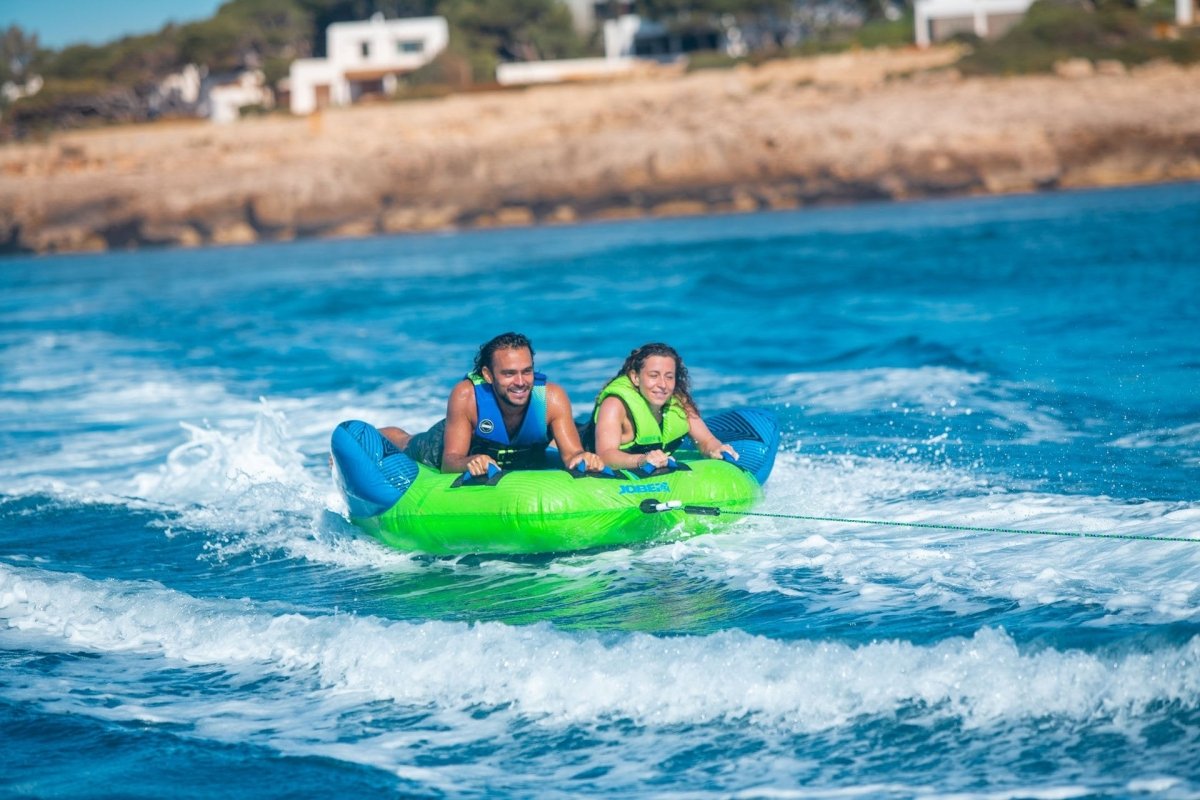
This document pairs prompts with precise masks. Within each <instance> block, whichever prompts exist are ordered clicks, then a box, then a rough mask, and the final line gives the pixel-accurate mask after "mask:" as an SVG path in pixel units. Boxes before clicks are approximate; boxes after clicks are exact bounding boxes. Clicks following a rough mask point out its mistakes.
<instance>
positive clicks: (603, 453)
mask: <svg viewBox="0 0 1200 800" xmlns="http://www.w3.org/2000/svg"><path fill="white" fill-rule="evenodd" d="M632 436H633V423H632V422H630V420H629V411H628V410H627V409H626V408H625V404H624V403H622V402H621V400H620V398H617V397H606V398H604V402H603V403H601V404H600V413H599V415H597V417H596V455H598V456H600V458H602V459H604V463H605V464H608V465H609V466H610V467H614V468H615V469H638V468H639V467H642V466H644V465H646V464H653V465H654V466H656V467H662V466H665V465H666V463H667V459H668V458H669V456H668V455H667V454H666V453H664V452H663V451H662V450H652V451H650V452H649V453H639V454H635V453H626V452H624V451H623V450H621V440H622V439H623V438H629V437H632Z"/></svg>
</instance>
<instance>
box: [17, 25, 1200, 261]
mask: <svg viewBox="0 0 1200 800" xmlns="http://www.w3.org/2000/svg"><path fill="white" fill-rule="evenodd" d="M954 58H955V53H954V51H952V50H950V49H946V48H931V49H929V50H926V51H918V50H915V49H914V50H905V51H899V52H895V51H893V52H886V51H880V52H863V53H856V54H845V55H838V56H827V57H822V58H818V59H805V60H793V61H778V62H771V63H768V64H765V65H763V66H761V67H758V68H749V67H742V68H737V69H734V70H727V71H704V72H697V73H692V74H688V75H679V74H659V73H654V72H651V73H647V74H643V75H640V76H639V77H637V78H636V79H632V80H626V81H620V82H611V83H599V84H581V85H576V84H572V85H563V86H549V87H540V88H535V89H527V90H520V91H507V92H492V93H479V94H461V95H455V96H450V97H447V98H443V99H437V100H428V101H420V102H407V103H391V104H385V105H372V106H362V107H356V108H349V109H341V110H337V111H326V112H324V113H322V114H319V115H315V116H313V117H309V118H290V117H270V118H261V119H253V120H246V121H243V122H240V123H239V124H236V125H231V126H223V127H219V126H212V125H208V124H205V123H162V124H156V125H147V126H138V127H125V128H109V129H103V130H94V131H87V132H76V133H69V134H60V135H56V136H55V137H53V138H52V139H50V140H49V141H47V142H41V143H26V144H10V145H7V146H4V147H0V248H2V249H3V250H5V251H8V252H14V251H36V252H54V251H65V250H87V249H102V248H106V247H135V246H142V245H178V246H192V245H200V244H210V243H211V244H225V243H245V242H252V241H265V240H282V239H290V238H294V237H302V236H360V235H369V234H373V233H395V232H405V231H422V230H431V229H446V228H454V227H469V226H493V225H529V224H558V223H566V222H573V221H577V220H582V219H607V218H621V217H633V216H643V215H672V214H702V213H706V212H714V211H722V212H729V211H752V210H756V209H774V208H794V207H798V206H803V205H809V204H815V203H824V202H845V201H854V200H858V199H866V198H871V199H879V198H896V199H901V198H912V197H924V196H933V195H947V194H956V195H961V194H981V193H994V192H1025V191H1036V190H1043V189H1053V188H1060V187H1082V186H1109V185H1116V184H1126V183H1142V182H1154V181H1166V180H1182V179H1196V178H1200V69H1196V68H1192V69H1184V68H1179V67H1174V66H1170V65H1152V66H1149V67H1144V68H1140V69H1137V70H1133V71H1125V70H1123V69H1114V68H1111V65H1109V66H1108V67H1104V68H1099V67H1097V68H1093V65H1090V64H1089V65H1087V66H1088V67H1089V69H1087V70H1081V69H1078V68H1071V69H1066V68H1064V69H1063V70H1061V71H1060V74H1058V75H1054V76H1042V77H1023V78H1006V79H996V78H987V79H970V80H967V79H963V78H961V77H959V76H958V75H957V73H956V72H955V71H954V70H953V69H952V68H948V67H947V66H946V65H948V64H950V63H952V62H953V60H954ZM1068 66H1069V65H1068ZM1076 66H1078V65H1076ZM1101 66H1103V65H1101ZM1117 66H1118V67H1119V66H1120V65H1117Z"/></svg>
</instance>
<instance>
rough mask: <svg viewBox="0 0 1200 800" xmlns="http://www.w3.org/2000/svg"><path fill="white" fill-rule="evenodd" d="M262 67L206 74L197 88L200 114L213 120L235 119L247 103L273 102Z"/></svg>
mask: <svg viewBox="0 0 1200 800" xmlns="http://www.w3.org/2000/svg"><path fill="white" fill-rule="evenodd" d="M273 101H274V97H273V96H272V94H271V90H270V89H269V88H268V87H267V82H266V79H265V78H264V76H263V73H262V70H257V69H251V70H243V71H241V72H237V73H233V74H231V75H208V76H206V77H205V78H204V82H203V84H202V86H201V88H200V114H201V115H202V116H205V117H208V118H209V119H210V120H212V121H213V122H219V123H227V122H235V121H236V120H237V119H238V117H240V116H241V113H242V109H243V108H245V107H247V106H264V107H269V106H271V105H273Z"/></svg>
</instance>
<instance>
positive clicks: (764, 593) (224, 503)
mask: <svg viewBox="0 0 1200 800" xmlns="http://www.w3.org/2000/svg"><path fill="white" fill-rule="evenodd" d="M1198 253H1200V185H1195V184H1190V185H1177V186H1165V187H1157V188H1145V189H1132V190H1122V191H1106V192H1089V193H1065V194H1056V195H1046V196H1032V197H1010V198H1001V199H971V200H958V201H946V202H930V203H913V204H898V205H880V206H863V207H855V208H839V209H829V210H818V211H804V212H796V213H784V214H763V215H752V216H735V217H719V218H706V219H686V220H673V221H655V222H639V223H622V224H611V225H588V226H580V227H571V228H557V229H556V228H549V229H534V230H508V231H497V232H481V233H466V234H456V235H446V236H427V237H411V238H377V239H370V240H362V241H336V242H311V241H310V242H299V243H294V244H286V245H277V246H276V245H264V246H257V247H251V248H230V249H212V250H199V251H166V252H163V251H159V252H138V253H114V254H106V255H90V256H70V257H53V258H17V259H8V260H5V261H0V448H2V450H3V453H4V454H5V457H4V458H3V459H2V460H0V661H2V665H3V669H2V670H0V745H2V746H3V751H4V754H5V757H4V759H3V760H2V761H0V794H3V795H5V796H38V797H99V796H122V797H164V796H172V797H209V796H218V795H219V796H222V797H234V798H258V797H264V798H265V797H281V796H308V797H316V796H321V794H322V793H328V794H329V796H331V797H335V796H357V797H392V796H397V795H400V796H412V797H445V796H454V797H472V796H475V797H482V796H488V797H514V798H522V797H532V796H537V797H555V796H560V797H568V796H578V795H589V796H592V795H595V796H610V797H659V796H668V797H677V796H683V797H848V796H849V797H854V796H869V797H897V798H902V797H955V798H958V797H980V798H997V797H1001V798H1003V797H1039V798H1070V797H1131V796H1156V797H1195V796H1197V795H1200V480H1198V478H1200V312H1198V310H1197V309H1198V308H1200V306H1198V305H1197V302H1198V301H1197V298H1200V258H1198V256H1197V254H1198ZM508 329H516V330H520V331H523V332H525V333H527V334H528V335H529V336H530V337H531V338H532V339H533V341H534V343H535V345H536V348H537V364H538V367H539V368H540V369H542V370H544V371H546V372H547V373H549V374H550V376H551V379H552V380H555V381H557V382H559V383H561V384H562V385H563V386H564V387H565V388H566V389H567V391H568V393H569V394H570V396H571V398H572V400H573V402H574V404H575V406H576V411H577V412H582V411H584V410H586V409H588V408H590V404H591V397H593V396H594V394H595V392H596V390H597V389H598V388H599V386H600V385H601V383H602V382H603V381H604V379H606V378H607V377H608V376H610V375H611V374H612V373H613V372H614V371H615V370H616V368H617V367H618V366H619V364H620V362H621V360H622V359H623V357H624V355H625V354H626V353H627V352H628V351H629V350H630V349H631V348H633V347H634V346H636V345H638V344H641V343H643V342H645V341H651V340H666V341H669V342H671V343H672V344H674V345H675V346H676V347H677V348H679V350H680V351H681V352H682V353H683V354H684V356H685V358H686V359H687V361H688V363H689V365H690V367H691V370H692V375H693V382H694V386H695V396H696V398H697V401H698V402H699V404H700V406H701V410H702V411H703V410H713V411H715V410H719V409H722V408H728V407H733V406H738V405H756V406H764V407H767V408H769V409H771V410H773V411H774V412H775V413H776V414H777V415H778V417H779V419H780V421H781V424H782V428H783V431H784V441H783V447H782V452H781V455H780V457H779V460H778V462H777V466H776V468H775V473H774V475H773V477H772V478H771V481H770V482H769V484H768V492H767V498H766V501H765V503H764V505H763V506H762V507H761V508H760V510H761V511H763V512H768V513H772V514H777V515H781V516H773V517H759V518H748V519H743V520H741V521H739V522H737V523H735V524H733V525H732V526H730V527H729V528H727V529H726V531H725V532H723V533H719V534H714V535H705V536H700V537H696V538H692V539H688V540H684V541H667V542H661V543H656V544H652V545H647V546H644V547H639V548H633V549H621V550H608V551H600V552H589V553H576V554H566V555H561V556H558V557H536V558H487V557H466V558H460V559H431V558H428V557H420V556H413V555H409V554H405V553H401V552H396V551H392V550H389V549H387V548H385V547H383V546H381V545H379V544H377V543H376V542H374V541H373V540H371V539H368V538H366V537H364V536H362V535H360V534H359V533H358V532H357V531H356V529H355V528H353V527H352V526H351V525H350V524H349V523H348V522H347V521H346V520H345V518H344V516H343V511H344V509H343V508H342V507H341V505H340V501H339V499H338V497H337V495H336V494H335V493H334V491H333V487H332V482H331V479H330V475H329V469H328V466H327V446H328V437H329V434H330V431H331V430H332V428H333V427H334V426H335V425H336V424H337V422H339V421H340V420H343V419H347V418H360V419H366V420H370V421H372V422H375V423H377V424H403V425H406V426H408V427H411V428H421V427H422V426H425V425H428V424H430V423H432V422H434V421H435V420H437V419H438V418H439V417H440V416H441V414H442V413H443V408H444V402H445V398H446V395H447V392H448V389H449V387H450V386H451V385H452V384H453V382H454V381H455V380H456V379H457V378H459V377H460V376H461V375H462V373H463V372H465V371H466V369H467V367H468V366H469V364H470V360H471V358H472V356H473V354H474V350H475V348H476V347H477V346H478V345H479V343H480V342H482V341H483V340H485V339H487V338H488V337H489V336H491V335H492V334H494V333H497V332H500V331H503V330H508ZM788 515H799V516H805V517H836V518H842V519H855V520H870V521H874V522H875V523H878V524H860V523H854V522H824V521H820V520H812V519H805V520H801V519H795V518H791V517H789V516H788ZM884 522H914V523H924V524H929V525H947V526H961V527H960V528H937V527H915V528H910V527H900V526H895V525H885V524H881V523H884ZM966 528H970V530H967V529H966ZM999 528H1004V529H1021V530H1028V531H1039V532H1043V533H1045V532H1074V533H1092V534H1119V535H1123V536H1127V537H1129V538H1122V539H1102V538H1080V537H1074V538H1071V537H1060V536H1048V535H1042V534H1033V533H1031V534H1028V535H1024V534H1015V533H1008V532H1000V531H996V530H987V529H999ZM1154 538H1159V539H1184V540H1187V541H1153V540H1152V539H1154ZM351 792H352V793H354V794H353V795H350V793H351Z"/></svg>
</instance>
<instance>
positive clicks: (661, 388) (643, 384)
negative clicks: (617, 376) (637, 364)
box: [629, 356, 675, 410]
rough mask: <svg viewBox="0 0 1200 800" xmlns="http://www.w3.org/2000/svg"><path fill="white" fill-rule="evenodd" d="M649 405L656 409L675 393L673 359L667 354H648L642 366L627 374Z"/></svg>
mask: <svg viewBox="0 0 1200 800" xmlns="http://www.w3.org/2000/svg"><path fill="white" fill-rule="evenodd" d="M629 379H630V380H631V381H633V385H634V386H636V387H637V390H638V392H639V393H640V394H641V395H642V397H644V398H646V402H647V403H649V404H650V407H651V408H653V409H655V410H658V409H660V408H662V407H663V406H665V405H666V404H667V401H668V400H670V399H671V395H673V394H674V393H675V359H673V358H670V357H669V356H650V357H649V358H647V359H646V360H645V361H644V362H643V363H642V368H641V369H640V370H639V371H638V372H636V373H634V374H632V375H630V376H629Z"/></svg>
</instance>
